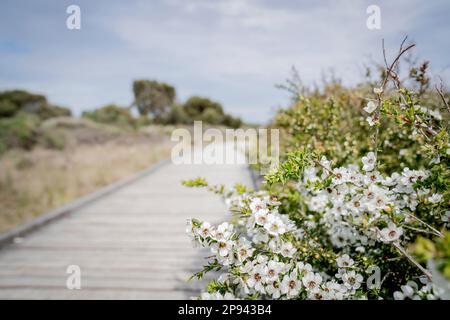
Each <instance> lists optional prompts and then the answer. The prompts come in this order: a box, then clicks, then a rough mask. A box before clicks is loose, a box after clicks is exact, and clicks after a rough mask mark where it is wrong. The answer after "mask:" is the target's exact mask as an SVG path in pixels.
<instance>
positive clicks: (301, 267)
mask: <svg viewBox="0 0 450 320" xmlns="http://www.w3.org/2000/svg"><path fill="white" fill-rule="evenodd" d="M296 268H297V270H298V272H299V273H300V274H307V273H309V272H311V271H312V266H311V265H310V264H309V263H306V264H305V263H303V262H302V261H300V262H298V263H297V265H296Z"/></svg>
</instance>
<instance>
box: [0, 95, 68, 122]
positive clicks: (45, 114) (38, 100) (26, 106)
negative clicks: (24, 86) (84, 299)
mask: <svg viewBox="0 0 450 320" xmlns="http://www.w3.org/2000/svg"><path fill="white" fill-rule="evenodd" d="M19 111H22V112H28V113H32V114H36V115H37V116H39V117H40V118H41V119H44V120H45V119H49V118H54V117H63V116H71V111H70V110H69V109H67V108H64V107H60V106H54V105H50V104H49V103H48V102H47V98H46V97H45V96H43V95H40V94H33V93H29V92H27V91H24V90H11V91H3V92H0V117H12V116H14V115H16V114H17V113H18V112H19Z"/></svg>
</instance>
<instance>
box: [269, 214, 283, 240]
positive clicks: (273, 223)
mask: <svg viewBox="0 0 450 320" xmlns="http://www.w3.org/2000/svg"><path fill="white" fill-rule="evenodd" d="M264 228H265V229H266V230H267V231H268V232H269V234H271V235H273V236H278V235H279V234H283V233H285V232H286V227H285V225H284V223H283V221H282V220H281V219H280V218H279V217H277V216H275V215H273V214H271V215H269V216H268V217H267V222H266V224H265V225H264Z"/></svg>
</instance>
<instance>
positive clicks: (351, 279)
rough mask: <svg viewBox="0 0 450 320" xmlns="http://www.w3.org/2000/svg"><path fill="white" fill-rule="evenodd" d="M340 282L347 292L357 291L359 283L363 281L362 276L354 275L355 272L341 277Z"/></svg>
mask: <svg viewBox="0 0 450 320" xmlns="http://www.w3.org/2000/svg"><path fill="white" fill-rule="evenodd" d="M342 281H343V282H344V286H345V287H346V288H347V289H349V290H357V289H359V287H361V282H362V281H363V277H362V275H360V274H359V273H356V272H355V271H349V272H346V273H344V274H343V275H342Z"/></svg>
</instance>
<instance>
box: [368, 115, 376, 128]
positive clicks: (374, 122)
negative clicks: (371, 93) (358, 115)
mask: <svg viewBox="0 0 450 320" xmlns="http://www.w3.org/2000/svg"><path fill="white" fill-rule="evenodd" d="M366 121H367V123H368V124H369V126H371V127H373V126H374V125H375V124H376V120H375V119H374V118H373V117H367V118H366Z"/></svg>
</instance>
